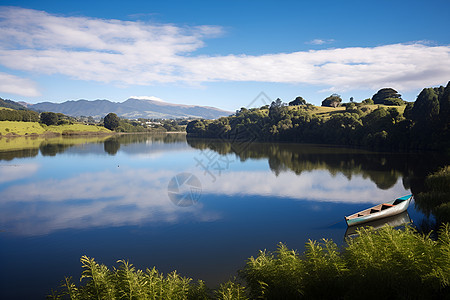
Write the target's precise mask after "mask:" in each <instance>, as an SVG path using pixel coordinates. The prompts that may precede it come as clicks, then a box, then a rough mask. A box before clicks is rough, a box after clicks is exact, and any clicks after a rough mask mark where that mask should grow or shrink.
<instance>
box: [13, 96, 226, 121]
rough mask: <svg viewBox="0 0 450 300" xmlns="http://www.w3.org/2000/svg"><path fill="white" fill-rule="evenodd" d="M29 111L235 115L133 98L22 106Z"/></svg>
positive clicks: (137, 115) (98, 115)
mask: <svg viewBox="0 0 450 300" xmlns="http://www.w3.org/2000/svg"><path fill="white" fill-rule="evenodd" d="M21 104H22V105H24V104H25V105H26V107H27V108H28V109H31V110H34V111H37V112H44V111H51V112H55V113H63V114H65V115H69V116H73V117H79V116H92V117H94V118H102V117H104V116H105V115H107V114H108V113H110V112H112V113H115V114H117V115H118V116H119V117H124V118H127V119H137V118H163V119H174V118H203V119H216V118H220V117H223V116H228V115H230V114H232V112H229V111H225V110H221V109H218V108H215V107H210V106H198V105H184V104H173V103H168V102H164V101H160V100H151V99H137V98H129V99H127V100H126V101H124V102H112V101H109V100H93V101H88V100H76V101H66V102H62V103H53V102H41V103H37V104H29V103H21Z"/></svg>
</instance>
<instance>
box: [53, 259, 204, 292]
mask: <svg viewBox="0 0 450 300" xmlns="http://www.w3.org/2000/svg"><path fill="white" fill-rule="evenodd" d="M81 263H82V268H83V272H82V274H81V278H80V281H81V282H84V285H82V286H80V287H77V286H76V285H75V284H74V283H73V282H72V278H71V277H67V278H65V281H64V283H63V284H62V291H61V293H60V294H54V295H52V296H50V298H53V299H67V298H68V299H72V300H75V299H155V300H156V299H207V289H206V287H205V284H204V282H203V281H199V282H198V283H196V284H194V283H192V279H191V278H187V277H182V276H180V275H179V274H178V273H177V272H176V271H173V272H171V273H169V274H167V275H166V276H164V275H163V274H162V273H160V272H159V271H158V270H156V268H154V267H153V268H152V269H147V270H146V271H145V272H143V271H142V270H137V269H136V268H135V267H134V266H133V264H130V263H129V262H128V261H125V260H118V261H117V263H119V267H118V268H117V269H116V268H113V270H109V269H108V268H107V267H106V266H105V265H103V264H102V265H99V264H98V263H97V262H96V261H95V260H94V258H89V257H87V256H82V257H81Z"/></svg>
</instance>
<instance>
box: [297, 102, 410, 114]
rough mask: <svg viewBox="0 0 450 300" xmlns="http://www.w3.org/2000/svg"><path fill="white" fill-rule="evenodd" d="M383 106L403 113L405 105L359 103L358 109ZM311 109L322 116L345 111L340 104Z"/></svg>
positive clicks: (313, 112) (372, 108) (373, 108)
mask: <svg viewBox="0 0 450 300" xmlns="http://www.w3.org/2000/svg"><path fill="white" fill-rule="evenodd" d="M379 107H380V108H384V109H389V108H395V109H397V110H398V112H399V113H400V114H403V112H404V111H405V107H406V105H402V106H389V105H378V104H374V105H361V106H359V108H360V109H362V108H367V109H370V110H375V109H377V108H379ZM301 108H302V107H301V106H289V109H290V110H297V109H301ZM313 108H314V109H313V110H311V113H312V114H313V115H322V116H327V115H332V114H333V113H338V112H345V109H346V108H345V107H343V106H340V107H336V108H334V107H326V106H313Z"/></svg>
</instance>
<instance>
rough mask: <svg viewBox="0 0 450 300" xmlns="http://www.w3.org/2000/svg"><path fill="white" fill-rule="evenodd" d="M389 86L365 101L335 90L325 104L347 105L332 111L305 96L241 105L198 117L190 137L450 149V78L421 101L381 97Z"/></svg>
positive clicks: (419, 98) (427, 91)
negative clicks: (214, 115)
mask: <svg viewBox="0 0 450 300" xmlns="http://www.w3.org/2000/svg"><path fill="white" fill-rule="evenodd" d="M383 90H389V89H382V90H380V91H379V93H377V94H376V95H374V97H373V98H374V99H366V100H364V101H363V102H361V103H355V102H350V103H345V104H340V103H339V102H340V101H332V100H333V99H335V98H338V97H337V95H332V96H330V97H328V98H327V99H325V100H326V101H325V100H324V102H323V103H322V106H330V107H337V106H344V107H345V109H344V110H342V109H335V110H334V111H330V112H328V113H321V112H320V110H319V108H318V107H316V106H314V105H311V104H307V103H306V102H305V101H301V100H303V99H302V98H301V97H297V99H296V100H298V101H296V100H294V101H292V102H290V103H289V106H288V105H285V104H283V102H282V101H281V100H280V99H277V100H276V101H273V102H272V103H271V105H270V106H268V105H266V106H263V107H260V108H250V109H246V108H241V109H240V110H238V111H236V113H235V114H233V115H231V116H229V117H222V118H219V119H216V120H193V121H191V122H189V123H188V126H187V128H186V131H187V133H188V136H190V137H203V138H219V139H224V140H231V141H243V140H244V141H284V142H300V143H318V144H332V145H346V146H354V147H364V148H368V149H376V150H438V151H448V150H449V149H450V130H449V126H450V118H449V116H450V82H449V83H448V84H447V87H445V88H444V87H443V86H440V87H435V88H424V89H423V90H422V91H421V92H420V94H419V95H418V96H417V99H416V101H415V102H409V103H407V102H404V101H402V100H401V99H400V98H399V95H396V94H394V97H392V95H385V98H384V99H381V100H380V99H379V94H380V92H381V91H383ZM300 98H301V99H300ZM374 100H376V101H374ZM296 104H298V105H296ZM373 104H375V105H373ZM388 105H391V106H388ZM392 105H394V106H392ZM399 105H400V106H399ZM401 105H403V107H402V106H401ZM399 108H402V109H399ZM403 108H404V110H403Z"/></svg>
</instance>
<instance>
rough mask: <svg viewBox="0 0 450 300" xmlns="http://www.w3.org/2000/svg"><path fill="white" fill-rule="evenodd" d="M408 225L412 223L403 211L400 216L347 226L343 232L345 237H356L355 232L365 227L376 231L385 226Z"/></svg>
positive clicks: (356, 233) (406, 212)
mask: <svg viewBox="0 0 450 300" xmlns="http://www.w3.org/2000/svg"><path fill="white" fill-rule="evenodd" d="M409 223H412V220H411V218H410V216H409V214H408V211H404V212H402V213H401V214H398V215H395V216H391V217H386V218H383V219H378V220H375V221H371V222H367V223H364V224H361V225H355V226H349V227H347V231H346V232H345V237H346V238H347V237H357V236H358V235H359V234H358V232H357V231H358V230H359V229H361V228H365V227H372V228H373V229H375V230H377V229H380V228H381V227H383V226H385V225H389V226H392V227H399V226H403V225H406V224H409Z"/></svg>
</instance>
